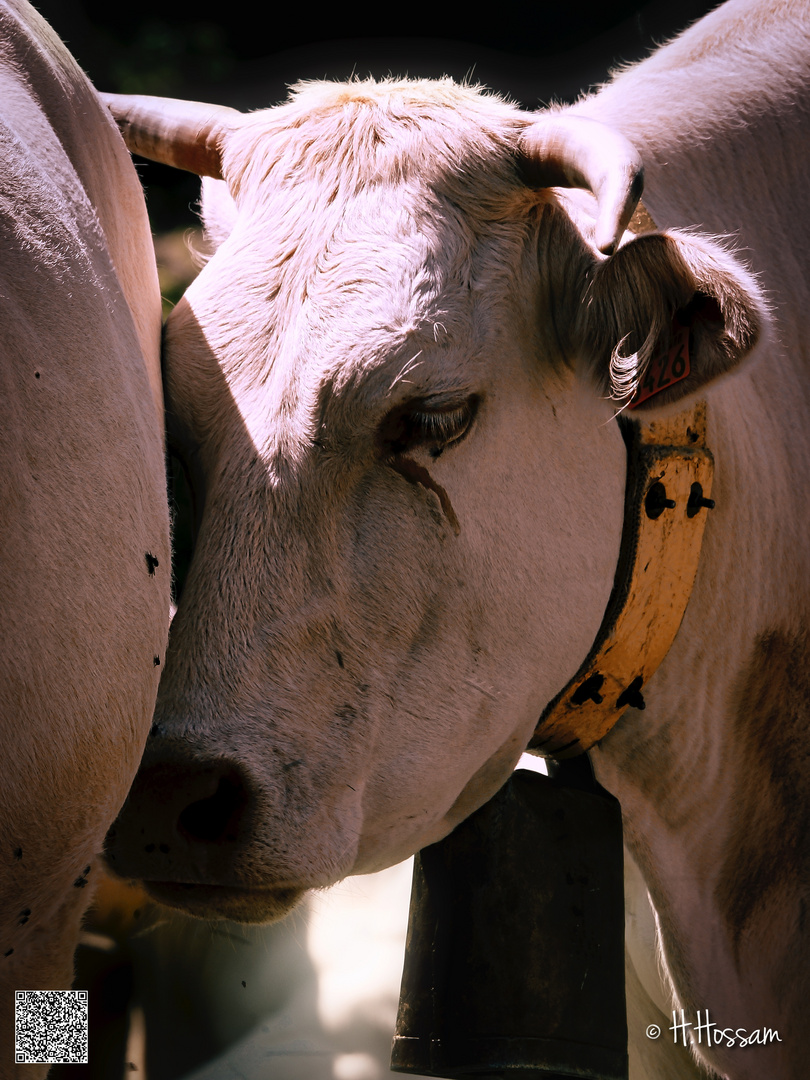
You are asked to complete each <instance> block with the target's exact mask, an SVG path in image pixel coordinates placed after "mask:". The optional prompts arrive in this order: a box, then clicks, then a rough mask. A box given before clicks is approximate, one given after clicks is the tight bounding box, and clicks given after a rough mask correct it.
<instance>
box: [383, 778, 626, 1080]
mask: <svg viewBox="0 0 810 1080" xmlns="http://www.w3.org/2000/svg"><path fill="white" fill-rule="evenodd" d="M623 893H624V889H623V849H622V826H621V810H620V807H619V804H618V802H617V801H616V799H614V798H613V797H612V796H611V795H609V794H608V793H607V792H606V791H605V790H604V789H603V788H601V787H600V786H599V785H598V784H597V783H596V781H595V780H594V779H593V774H592V772H591V769H590V763H589V762H588V759H587V758H585V757H581V758H579V759H575V760H572V761H569V762H565V763H564V764H563V765H562V766H561V767H559V769H558V771H557V772H556V774H555V776H554V777H553V778H551V777H545V776H542V775H538V774H537V773H532V772H526V771H519V772H516V773H514V774H513V776H512V778H511V779H510V780H509V781H508V782H507V784H506V785H505V786H504V787H503V788H502V789H501V790H500V791H499V792H498V794H497V795H496V796H495V797H494V798H493V799H492V800H490V802H488V803H487V804H486V805H484V806H482V807H481V808H480V809H479V810H478V811H476V813H475V814H473V815H472V816H471V817H469V818H467V820H466V821H464V822H462V823H461V824H460V825H459V826H457V828H456V829H455V830H454V831H453V832H452V833H451V834H450V835H449V836H448V837H446V838H445V839H444V840H442V841H440V842H439V843H437V844H433V845H431V846H430V847H427V848H424V849H423V850H422V851H421V852H419V853H418V854H417V856H416V859H415V867H414V878H413V890H412V893H411V909H410V919H409V925H408V939H407V946H406V953H405V967H404V971H403V976H402V991H401V996H400V1005H399V1014H398V1017H397V1026H396V1034H395V1036H394V1044H393V1050H392V1057H391V1068H392V1069H393V1070H394V1071H395V1072H406V1073H419V1074H422V1075H425V1076H440V1077H449V1078H455V1077H488V1078H498V1077H507V1076H508V1077H514V1080H517V1078H518V1077H521V1078H524V1080H529V1078H532V1080H535V1078H536V1080H570V1078H572V1077H579V1078H590V1080H627V1075H628V1072H627V1068H628V1066H627V1018H626V1010H625V990H624V899H623Z"/></svg>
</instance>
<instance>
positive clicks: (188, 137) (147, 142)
mask: <svg viewBox="0 0 810 1080" xmlns="http://www.w3.org/2000/svg"><path fill="white" fill-rule="evenodd" d="M101 98H102V100H103V101H104V103H105V105H106V106H107V108H108V109H109V110H110V112H111V113H112V114H113V116H114V118H115V122H116V123H117V124H118V127H119V129H120V131H121V134H122V135H123V136H124V142H125V143H126V144H127V146H128V147H129V149H130V150H131V151H132V152H133V154H140V155H141V157H145V158H149V159H150V160H151V161H160V162H162V163H163V164H164V165H173V166H174V167H175V168H176V169H186V170H187V171H188V172H193V173H197V175H198V176H213V177H214V178H215V179H217V180H222V179H223V176H222V144H223V141H224V139H225V136H226V135H227V134H228V132H229V131H231V130H232V129H233V128H234V127H235V126H236V121H238V120H239V119H240V118H241V117H242V113H240V112H237V110H236V109H229V108H226V107H225V106H224V105H204V104H203V103H202V102H200V101H180V100H175V99H174V98H163V97H148V96H147V95H145V94H102V95H101Z"/></svg>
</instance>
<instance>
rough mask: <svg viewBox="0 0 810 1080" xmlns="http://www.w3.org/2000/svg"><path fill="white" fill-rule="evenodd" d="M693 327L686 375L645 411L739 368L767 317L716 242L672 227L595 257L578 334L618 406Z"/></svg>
mask: <svg viewBox="0 0 810 1080" xmlns="http://www.w3.org/2000/svg"><path fill="white" fill-rule="evenodd" d="M676 313H677V316H678V321H679V323H680V324H681V325H683V326H687V327H688V328H689V352H690V362H691V372H690V374H689V375H688V376H687V377H686V378H684V379H683V380H682V381H679V382H673V383H672V384H671V385H670V386H669V387H667V388H666V389H664V390H662V391H661V392H660V393H658V394H656V395H655V396H654V397H653V398H651V399H650V400H649V402H646V401H645V402H644V403H642V404H641V405H640V406H639V407H640V408H642V409H651V408H655V407H657V406H660V405H666V404H668V403H670V402H673V401H677V400H678V399H680V398H682V397H685V396H686V395H688V394H690V393H692V392H696V391H698V390H700V389H701V388H702V387H703V386H704V385H705V384H706V383H707V382H709V381H711V380H712V379H715V378H717V377H718V376H720V375H723V374H725V373H726V372H728V371H730V370H732V369H733V368H735V367H737V366H738V364H739V363H740V362H741V360H742V359H743V358H744V357H745V356H747V355H748V354H749V353H750V352H751V350H752V349H753V348H754V346H755V344H756V342H757V340H758V338H759V335H760V332H761V328H762V324H763V321H764V318H765V314H766V305H765V303H764V301H763V299H762V296H761V293H760V290H759V288H758V286H757V284H756V281H755V279H754V277H753V275H751V274H750V273H749V272H748V271H747V270H745V269H744V268H743V267H742V266H741V264H740V263H739V262H737V260H736V259H735V258H734V256H733V255H731V254H729V252H727V251H726V250H725V248H724V247H722V246H721V245H720V244H719V243H718V242H716V241H713V240H710V239H708V238H705V237H700V236H694V235H690V234H688V233H680V232H676V231H672V232H670V233H666V234H662V233H653V234H649V235H645V236H641V237H638V238H637V239H636V240H633V241H631V242H630V243H628V244H626V245H625V246H624V247H622V248H620V249H619V250H618V251H617V252H616V254H615V255H613V256H612V257H611V258H609V259H607V260H605V261H604V262H601V263H594V264H593V266H592V269H591V272H590V283H589V286H588V288H587V291H586V294H585V297H584V303H583V304H582V306H581V307H580V309H579V313H578V319H577V327H576V329H575V335H574V336H575V340H576V341H577V343H578V346H579V352H580V355H581V356H582V357H583V359H584V360H585V362H586V363H587V364H588V366H589V369H590V371H589V373H590V375H591V377H592V378H593V379H594V380H595V382H596V384H597V386H598V387H599V389H600V390H601V391H603V392H607V393H609V395H610V396H611V397H612V398H614V399H615V400H616V401H617V402H618V403H620V404H628V403H629V402H630V401H632V399H633V397H634V395H635V394H636V392H637V390H638V387H639V385H640V383H641V382H642V380H643V378H644V374H645V372H646V370H647V368H648V367H649V365H650V363H651V361H652V359H653V358H654V357H656V356H659V355H661V354H662V353H665V352H666V351H667V350H668V349H669V347H670V345H671V344H672V339H673V329H672V328H673V318H674V316H675V315H676Z"/></svg>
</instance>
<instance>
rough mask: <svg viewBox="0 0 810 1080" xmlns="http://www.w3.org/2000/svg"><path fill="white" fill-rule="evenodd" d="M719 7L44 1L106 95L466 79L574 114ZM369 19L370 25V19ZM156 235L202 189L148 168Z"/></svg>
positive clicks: (255, 104) (239, 100)
mask: <svg viewBox="0 0 810 1080" xmlns="http://www.w3.org/2000/svg"><path fill="white" fill-rule="evenodd" d="M716 4H717V0H648V2H647V3H639V0H603V2H596V0H584V2H583V0H579V2H572V0H535V2H533V3H530V2H523V3H515V2H514V0H494V2H491V3H490V4H488V5H486V6H485V7H478V6H475V5H472V4H471V5H470V6H469V7H468V8H462V7H461V6H460V5H459V6H452V7H451V6H450V5H447V4H441V3H432V4H431V3H421V4H420V3H408V4H403V3H402V2H401V0H399V2H393V3H391V2H389V3H388V4H386V3H385V2H384V0H376V5H375V8H374V9H371V8H370V7H366V6H360V5H347V4H346V3H345V2H344V3H335V2H334V0H332V3H330V4H329V6H325V7H322V8H318V7H316V6H315V5H313V4H312V3H311V2H298V3H296V2H295V0H293V2H292V3H287V4H284V5H279V4H273V5H268V4H259V5H258V6H257V5H254V4H244V3H239V2H232V3H227V2H225V3H223V2H222V0H220V3H219V4H218V5H217V8H216V11H217V14H216V17H211V16H209V15H208V14H205V15H203V14H201V12H207V11H209V10H210V8H207V7H205V6H204V4H202V3H200V0H195V2H194V3H192V2H191V0H174V2H173V3H172V4H171V5H168V4H167V3H166V2H165V0H138V2H137V4H135V3H133V0H119V2H118V3H115V2H110V0H35V6H36V7H37V8H38V9H39V10H40V12H41V13H42V14H43V15H44V16H45V18H46V19H48V21H49V22H50V23H51V25H52V26H53V27H54V29H55V30H56V31H57V33H58V34H59V35H60V37H62V39H63V40H64V41H65V42H66V43H67V45H68V47H69V48H70V50H71V52H72V53H73V55H74V56H75V57H76V59H77V60H78V61H79V63H80V64H81V66H82V67H83V68H84V70H85V71H86V72H87V73H88V74H89V76H90V78H91V79H92V80H93V82H94V83H95V85H96V86H97V87H98V88H99V89H100V90H108V91H114V92H118V93H142V94H160V95H166V96H170V97H186V98H192V99H196V100H202V101H216V102H219V103H221V104H226V105H232V106H234V107H236V108H241V109H255V108H263V107H266V106H268V105H273V104H276V103H277V102H279V101H281V100H283V99H284V98H285V97H286V94H287V86H288V85H289V84H291V83H295V82H297V81H298V80H299V79H310V78H331V79H346V78H349V77H350V76H351V75H352V74H354V75H357V76H359V77H365V76H368V75H375V76H377V77H380V76H386V75H410V76H414V77H416V76H419V77H434V78H435V77H439V76H442V75H451V76H453V77H454V78H456V79H464V78H469V79H470V80H471V81H473V82H480V83H483V84H484V85H486V86H488V87H490V88H491V89H493V90H496V91H498V92H499V93H502V94H506V95H508V96H509V97H510V98H512V99H513V100H515V101H518V102H519V103H520V104H522V105H523V106H524V107H526V108H529V109H533V108H537V107H539V106H540V105H542V104H546V103H548V102H549V101H552V100H555V101H571V100H573V99H575V98H576V97H577V96H578V95H579V93H580V92H581V91H582V90H586V89H588V88H589V87H590V86H593V85H596V84H598V83H599V82H601V81H603V80H604V79H605V78H606V76H607V74H608V71H609V70H610V69H611V68H612V67H614V66H615V65H617V64H619V63H622V62H628V61H632V60H638V59H641V58H642V57H643V56H645V55H647V53H648V52H649V51H650V49H651V48H652V47H654V45H656V44H657V43H660V42H663V41H665V40H667V38H669V37H671V36H672V35H673V34H675V33H677V32H678V31H679V30H681V29H683V28H684V27H686V26H688V25H689V24H690V23H692V22H694V21H695V20H696V19H698V18H700V16H701V15H703V14H705V13H706V12H707V11H710V10H711V9H712V8H713V7H715V6H716ZM372 10H373V15H371V14H369V12H370V11H372ZM140 172H141V176H142V179H143V180H144V183H145V184H146V185H147V187H148V189H149V200H148V201H149V211H150V215H151V217H152V221H153V226H154V228H155V229H156V230H158V231H165V230H167V229H171V228H176V227H182V226H187V225H192V224H194V223H195V220H196V219H195V217H194V215H193V212H192V210H191V206H190V204H193V202H194V200H195V199H196V197H197V193H198V183H197V182H195V181H194V179H193V178H191V177H186V176H183V175H182V174H178V173H176V172H175V171H174V170H170V169H166V168H165V167H162V166H153V165H149V166H144V167H141V168H140Z"/></svg>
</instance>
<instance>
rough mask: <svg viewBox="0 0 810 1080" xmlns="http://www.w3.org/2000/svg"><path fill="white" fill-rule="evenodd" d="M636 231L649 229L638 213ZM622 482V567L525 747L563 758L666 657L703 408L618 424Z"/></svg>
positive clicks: (689, 542)
mask: <svg viewBox="0 0 810 1080" xmlns="http://www.w3.org/2000/svg"><path fill="white" fill-rule="evenodd" d="M630 227H631V229H632V230H633V231H634V232H638V233H641V232H647V231H649V230H650V228H651V227H652V228H655V226H654V224H653V222H652V219H651V218H650V216H649V214H648V213H647V211H646V210H645V209H644V208H643V207H640V210H639V211H637V212H636V215H634V218H633V221H631V226H630ZM619 422H620V424H621V425H622V433H623V435H624V438H625V442H626V444H627V485H626V489H625V505H624V527H623V531H622V541H621V548H620V552H619V562H618V565H617V568H616V576H615V579H614V584H613V591H612V593H611V595H610V599H609V601H608V605H607V608H606V610H605V615H604V618H603V620H602V625H601V627H600V629H599V633H598V634H597V636H596V639H595V641H594V643H593V646H592V647H591V650H590V652H589V653H588V656H587V657H586V658H585V661H584V662H583V664H582V665H581V666H580V668H579V670H578V671H577V673H576V675H575V676H574V678H573V679H572V680H571V681H570V682H569V683H568V685H567V686H566V687H565V689H564V690H562V691H561V692H560V693H559V694H558V695H557V697H555V698H554V700H553V701H551V702H550V703H549V704H548V705H547V706H546V708H545V710H544V711H543V714H542V716H541V717H540V720H539V722H538V725H537V728H536V730H535V733H534V735H533V737H532V740H531V742H530V743H529V747H528V749H529V750H534V751H535V752H538V753H540V754H543V755H545V756H549V757H554V758H559V759H562V758H568V757H573V756H575V755H576V754H581V753H583V752H584V751H585V750H588V749H589V748H590V747H592V746H593V745H594V744H595V743H597V742H599V740H600V739H602V738H604V736H605V735H607V733H608V732H609V731H610V730H611V728H612V727H613V725H614V724H615V723H616V721H617V720H618V719H619V717H620V716H622V714H623V713H624V712H625V710H626V709H627V708H629V707H631V706H632V707H634V708H640V709H643V708H644V697H643V689H644V687H645V686H646V684H647V681H648V680H649V679H650V677H651V676H652V675H653V673H654V672H655V670H656V669H657V667H658V665H659V664H660V663H661V661H662V660H663V659H664V657H665V656H666V654H667V652H668V651H669V648H670V646H671V645H672V642H673V641H674V639H675V635H676V634H677V632H678V629H679V627H680V625H681V622H682V620H683V616H684V612H685V611H686V605H687V604H688V603H689V597H690V595H691V593H692V586H693V584H694V581H695V575H696V574H697V567H698V561H699V559H700V550H701V544H702V540H703V529H704V526H705V524H706V518H707V513H706V510H707V509H709V508H711V507H713V506H714V503H713V502H712V500H711V499H710V497H709V496H710V495H711V486H712V475H713V471H714V459H713V457H712V455H711V452H710V451H709V450H708V449H707V447H706V404H705V402H699V403H698V404H697V405H695V406H694V408H692V409H689V410H687V411H685V412H683V413H680V414H679V415H678V416H676V417H674V418H673V419H671V420H654V421H640V420H637V419H635V418H634V419H629V418H627V417H626V416H623V417H622V418H620V421H619Z"/></svg>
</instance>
